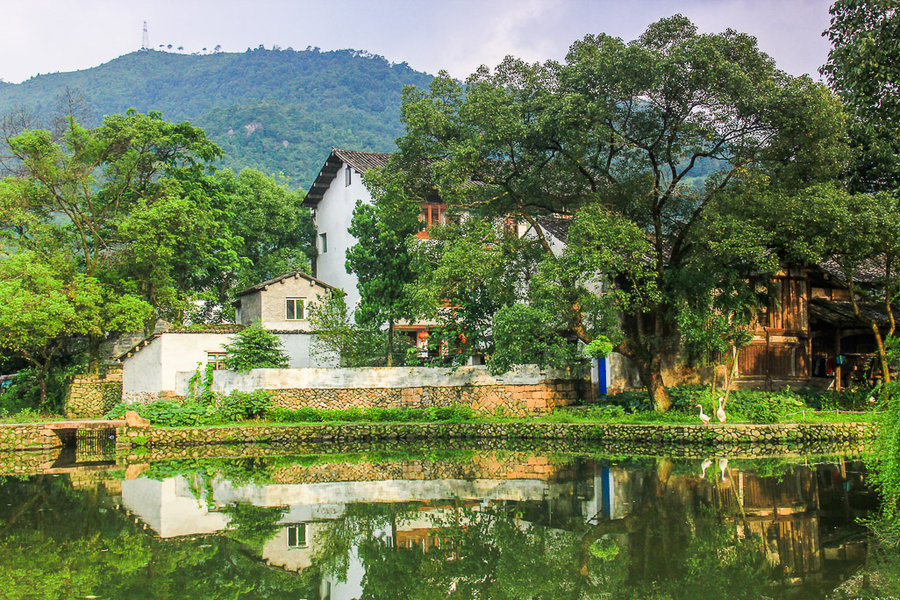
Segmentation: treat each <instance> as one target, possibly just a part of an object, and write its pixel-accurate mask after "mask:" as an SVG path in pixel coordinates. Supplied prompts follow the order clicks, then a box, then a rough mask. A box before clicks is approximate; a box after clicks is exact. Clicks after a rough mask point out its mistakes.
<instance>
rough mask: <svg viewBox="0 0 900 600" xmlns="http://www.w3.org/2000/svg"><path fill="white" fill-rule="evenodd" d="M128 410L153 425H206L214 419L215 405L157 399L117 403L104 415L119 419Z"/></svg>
mask: <svg viewBox="0 0 900 600" xmlns="http://www.w3.org/2000/svg"><path fill="white" fill-rule="evenodd" d="M129 410H133V411H135V412H137V413H138V414H139V415H141V416H142V417H144V418H145V419H149V421H150V422H151V423H153V424H154V425H164V426H168V427H188V426H192V425H208V424H210V423H212V422H214V421H215V412H216V409H215V407H213V406H204V405H203V404H200V403H199V402H196V401H191V400H187V401H184V402H179V401H177V400H157V401H155V402H150V403H148V404H126V403H122V404H117V405H116V406H114V407H113V408H112V410H110V411H109V412H108V413H107V414H106V416H107V418H109V419H121V418H122V417H124V416H125V413H126V412H127V411H129Z"/></svg>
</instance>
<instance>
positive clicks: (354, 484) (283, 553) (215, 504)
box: [122, 455, 575, 600]
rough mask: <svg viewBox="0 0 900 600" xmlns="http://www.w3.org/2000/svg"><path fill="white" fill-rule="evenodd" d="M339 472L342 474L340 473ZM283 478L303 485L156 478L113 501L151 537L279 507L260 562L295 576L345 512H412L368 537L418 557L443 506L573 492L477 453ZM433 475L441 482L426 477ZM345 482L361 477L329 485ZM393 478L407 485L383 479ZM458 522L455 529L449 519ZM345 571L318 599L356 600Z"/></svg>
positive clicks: (357, 578) (354, 575) (553, 472)
mask: <svg viewBox="0 0 900 600" xmlns="http://www.w3.org/2000/svg"><path fill="white" fill-rule="evenodd" d="M342 468H343V470H345V471H350V475H347V474H342V473H341V471H342ZM430 470H431V471H430ZM432 471H434V472H432ZM438 472H439V473H438ZM287 473H288V475H287V478H291V477H293V479H294V480H299V481H302V482H298V483H279V484H270V485H262V486H255V485H234V484H232V483H231V482H229V481H227V480H224V479H215V480H214V481H212V482H211V483H210V484H209V487H204V486H202V485H192V484H194V483H199V482H192V481H189V480H188V479H187V478H185V477H181V476H179V477H172V478H168V479H165V480H162V481H157V480H153V479H136V480H130V481H124V482H123V483H122V501H123V505H124V506H125V508H127V509H128V510H129V511H131V512H132V513H133V514H135V515H136V516H138V517H139V518H140V519H141V520H143V521H144V522H145V523H146V524H147V525H149V526H150V527H151V528H152V529H153V530H154V531H156V532H157V533H158V534H159V535H160V537H177V536H186V535H197V534H210V533H215V532H218V531H222V530H224V529H226V528H228V517H227V515H226V514H225V512H224V509H225V507H227V506H228V505H230V504H234V503H238V502H247V503H250V504H252V505H254V506H258V507H284V508H286V511H285V513H284V515H283V516H282V518H281V520H280V528H279V530H278V532H277V533H276V535H275V536H273V537H272V538H271V539H269V540H268V541H266V542H265V544H264V545H263V548H262V558H263V559H265V560H266V561H267V562H268V563H270V564H272V565H274V566H278V567H282V568H285V569H288V570H294V571H300V570H303V569H306V568H308V567H310V566H311V565H312V563H313V559H314V557H315V555H316V551H317V550H319V549H320V548H321V544H320V543H319V537H320V534H321V533H322V532H323V530H324V529H325V528H327V527H328V526H329V524H330V523H332V522H334V521H336V520H338V519H340V518H342V517H343V516H345V514H346V513H347V511H348V508H349V507H351V506H353V505H357V504H404V505H412V506H416V505H418V512H417V514H416V516H413V517H409V516H406V517H405V518H403V519H402V520H399V521H398V522H396V523H394V524H393V526H386V527H383V528H380V529H377V530H375V531H374V535H375V536H376V537H378V538H381V539H383V540H385V541H387V542H388V543H390V544H393V545H396V546H397V547H407V548H411V547H418V548H422V549H423V550H427V549H429V548H431V547H435V546H438V545H439V544H440V541H439V540H440V537H441V534H440V531H439V529H440V527H436V526H435V523H437V522H439V521H444V520H446V521H448V522H450V521H452V519H451V518H450V514H449V512H448V510H449V509H448V506H449V505H450V504H451V503H452V504H453V505H454V506H455V507H457V508H458V507H460V506H462V507H465V508H469V509H473V510H479V509H480V508H483V507H486V506H489V505H491V504H494V503H504V502H513V503H535V504H536V503H547V502H562V503H566V502H568V499H570V498H573V497H574V485H575V484H574V481H573V479H572V478H571V476H570V472H569V470H568V469H567V468H566V467H558V466H554V465H551V464H550V463H549V462H548V461H547V459H546V458H543V457H534V456H524V457H521V459H519V460H509V459H504V458H502V457H500V458H493V457H492V456H491V455H480V456H477V457H475V458H473V459H472V461H471V462H470V463H467V464H465V465H463V467H457V468H456V469H455V472H454V469H447V468H446V466H441V465H438V466H437V467H435V465H434V464H433V463H429V462H428V461H406V462H395V463H389V464H388V465H380V464H378V465H374V464H373V465H352V466H344V465H315V466H313V467H309V468H301V469H299V470H294V471H287ZM438 474H443V475H444V476H450V478H446V479H437V478H434V477H435V476H436V475H438ZM454 475H456V476H457V477H453V476H454ZM348 476H353V477H357V478H359V479H366V480H356V481H352V480H351V481H340V480H338V481H329V479H341V478H343V477H348ZM398 476H399V477H406V478H404V479H400V478H396V479H394V478H391V479H389V478H387V477H398ZM463 476H464V477H467V478H463ZM479 476H481V477H479ZM457 525H463V523H460V522H458V521H457ZM348 564H349V568H348V572H347V574H346V578H345V580H338V579H337V578H333V577H326V578H325V579H324V580H323V581H322V583H321V590H320V594H321V597H322V598H329V599H331V600H340V599H344V598H348V599H349V598H358V597H360V596H361V594H362V591H363V590H362V587H361V586H362V581H363V577H364V575H365V570H364V567H363V564H362V562H361V560H360V559H359V557H358V555H357V553H356V549H355V548H353V549H351V551H350V556H349V557H348Z"/></svg>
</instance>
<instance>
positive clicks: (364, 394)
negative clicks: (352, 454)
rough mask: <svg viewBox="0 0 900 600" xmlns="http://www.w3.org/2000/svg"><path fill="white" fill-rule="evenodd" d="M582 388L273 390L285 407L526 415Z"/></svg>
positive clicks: (564, 384)
mask: <svg viewBox="0 0 900 600" xmlns="http://www.w3.org/2000/svg"><path fill="white" fill-rule="evenodd" d="M578 388H579V386H578V385H577V384H576V383H575V382H572V381H547V382H543V383H538V384H534V385H464V386H454V387H449V386H448V387H407V388H368V389H365V388H352V389H321V388H319V389H316V388H313V389H298V388H294V389H278V390H270V391H271V392H272V395H273V402H274V404H275V405H276V406H280V407H283V408H301V407H313V408H329V409H345V408H428V407H432V406H451V405H454V404H464V405H467V406H471V407H472V408H473V409H475V410H476V411H477V412H480V413H485V414H491V415H505V416H516V417H523V416H529V415H538V414H542V413H547V412H550V411H552V410H553V409H554V408H556V407H558V406H566V405H569V404H574V403H575V402H577V401H578V400H579V398H580V393H579V389H578Z"/></svg>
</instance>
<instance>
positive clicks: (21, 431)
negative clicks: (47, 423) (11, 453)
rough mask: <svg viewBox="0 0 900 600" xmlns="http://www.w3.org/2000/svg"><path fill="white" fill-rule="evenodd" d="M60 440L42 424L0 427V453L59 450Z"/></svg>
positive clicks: (61, 442)
mask: <svg viewBox="0 0 900 600" xmlns="http://www.w3.org/2000/svg"><path fill="white" fill-rule="evenodd" d="M63 445H64V443H63V440H62V438H61V437H60V436H59V435H57V434H56V433H54V432H53V431H51V430H49V429H46V428H45V427H44V425H43V424H42V423H24V424H16V425H0V451H6V450H42V449H47V448H59V447H62V446H63Z"/></svg>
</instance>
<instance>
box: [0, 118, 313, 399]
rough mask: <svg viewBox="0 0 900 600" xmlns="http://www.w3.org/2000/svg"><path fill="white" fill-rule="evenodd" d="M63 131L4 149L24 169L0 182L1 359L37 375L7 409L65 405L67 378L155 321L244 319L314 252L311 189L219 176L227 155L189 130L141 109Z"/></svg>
mask: <svg viewBox="0 0 900 600" xmlns="http://www.w3.org/2000/svg"><path fill="white" fill-rule="evenodd" d="M61 123H63V126H62V128H61V129H60V130H59V131H56V132H51V131H47V130H40V129H26V130H22V131H17V132H9V131H7V132H5V133H6V134H7V137H6V138H5V139H3V140H2V142H0V143H4V144H5V145H6V148H7V150H6V151H8V153H9V154H10V157H11V158H10V160H9V161H8V162H7V164H8V165H11V166H12V168H13V173H12V175H10V176H8V177H5V178H4V179H2V180H0V215H2V219H3V226H2V227H0V248H2V255H3V258H2V259H0V291H2V293H3V295H4V298H5V301H4V303H3V304H2V306H0V313H2V314H0V318H2V319H3V322H4V323H6V324H7V326H5V327H4V328H3V329H2V330H0V358H2V359H4V361H5V363H6V364H8V365H9V367H8V368H10V369H12V370H18V369H23V368H24V367H30V370H29V371H27V372H25V373H23V376H22V377H21V378H20V383H19V384H17V385H16V386H14V389H13V390H11V391H9V392H7V393H6V394H4V396H3V399H0V407H4V408H6V409H7V410H9V409H15V408H16V406H17V405H18V406H23V405H24V404H25V403H26V402H28V401H29V400H30V402H31V403H30V405H31V406H34V407H37V408H39V409H40V410H44V411H48V410H60V409H61V402H60V398H61V396H62V395H63V394H64V390H63V386H62V385H57V384H61V383H62V381H61V379H62V377H61V374H62V373H64V372H67V373H71V372H72V371H73V368H77V367H78V365H81V366H84V363H85V362H87V365H86V366H87V368H88V369H89V370H91V371H96V370H97V369H98V368H99V357H100V347H101V343H102V342H104V341H105V340H107V339H109V338H110V337H111V336H114V335H115V334H118V333H122V332H129V331H141V330H145V329H146V328H147V327H152V324H153V323H154V321H155V319H156V317H163V318H166V319H168V320H170V321H173V322H175V323H184V322H185V321H191V320H193V321H195V322H196V321H203V322H210V321H218V320H221V319H224V318H227V317H229V316H233V313H232V311H231V309H230V301H231V297H232V295H233V293H234V292H235V291H236V289H238V287H239V286H245V285H248V284H249V283H250V282H251V281H253V280H256V279H257V278H262V279H266V278H269V277H272V276H274V275H278V274H280V272H275V270H280V269H286V268H297V267H299V266H303V267H306V266H307V265H308V257H309V255H310V248H311V246H310V243H311V242H312V239H313V233H312V232H313V227H312V220H311V218H310V215H309V212H308V211H307V210H306V209H302V208H301V207H300V203H301V202H302V195H301V194H299V193H296V192H290V191H288V190H286V189H285V188H284V187H282V186H280V185H279V184H278V183H276V182H275V181H274V180H272V179H271V178H269V177H267V176H265V175H263V174H261V173H259V172H255V171H250V170H245V171H242V172H241V174H240V175H239V176H234V174H232V173H230V172H223V173H219V174H216V175H213V174H212V167H211V166H210V163H211V161H213V160H215V159H216V158H217V157H219V156H221V150H220V149H219V148H218V147H217V146H215V145H214V144H213V143H212V142H210V141H209V140H208V139H207V138H206V135H205V134H204V132H203V131H202V130H200V129H198V128H196V127H193V126H191V125H190V124H189V123H180V124H171V123H167V122H165V121H163V120H162V119H161V118H160V116H159V114H158V113H151V114H148V115H142V114H138V113H136V112H134V111H129V112H128V114H125V115H110V116H107V117H106V118H105V119H104V120H103V123H102V124H101V125H99V126H98V127H95V128H86V127H83V126H82V125H81V124H79V123H78V122H77V121H76V120H75V118H74V116H72V115H71V114H69V115H66V116H65V117H64V118H63V120H62V121H61ZM223 307H226V308H224V310H223ZM28 382H33V387H34V389H35V390H37V391H36V392H29V391H28V390H26V389H25V388H24V385H25V383H28ZM32 396H34V397H33V398H32Z"/></svg>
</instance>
